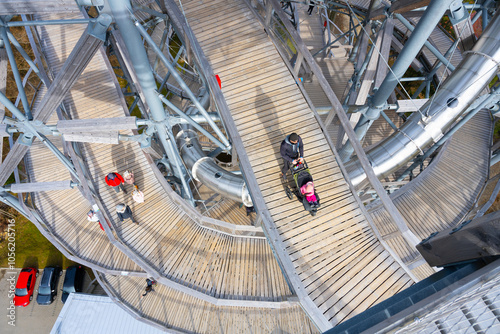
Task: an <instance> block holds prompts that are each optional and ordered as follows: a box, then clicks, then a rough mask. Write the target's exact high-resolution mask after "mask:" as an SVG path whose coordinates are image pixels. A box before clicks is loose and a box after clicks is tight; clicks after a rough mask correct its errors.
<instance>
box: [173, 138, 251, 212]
mask: <svg viewBox="0 0 500 334" xmlns="http://www.w3.org/2000/svg"><path fill="white" fill-rule="evenodd" d="M176 139H177V145H178V147H179V150H180V152H181V155H182V158H183V159H184V163H185V164H186V166H187V167H188V168H190V169H191V172H192V174H193V177H194V178H195V179H196V181H199V182H201V183H203V184H204V185H206V186H207V187H208V188H210V189H211V190H213V191H215V192H217V193H219V194H220V195H221V196H222V197H226V198H230V199H232V200H235V201H238V202H243V204H244V205H245V206H252V205H253V204H252V199H251V198H250V194H249V192H248V189H247V187H246V184H245V180H244V179H243V177H242V176H241V175H236V174H233V173H231V172H228V171H226V170H225V169H222V168H221V167H219V166H218V165H217V164H216V163H215V161H214V159H213V158H210V157H207V156H206V155H205V152H203V149H202V148H201V145H200V143H199V141H198V134H197V133H196V132H195V131H194V130H192V129H183V130H182V131H180V132H179V133H178V134H177V138H176Z"/></svg>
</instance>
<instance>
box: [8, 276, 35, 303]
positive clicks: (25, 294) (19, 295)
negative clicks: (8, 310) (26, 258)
mask: <svg viewBox="0 0 500 334" xmlns="http://www.w3.org/2000/svg"><path fill="white" fill-rule="evenodd" d="M37 277H38V270H37V269H35V268H23V269H22V270H21V272H20V273H19V277H18V278H17V283H16V293H15V295H14V305H16V306H21V307H25V306H28V305H29V303H30V301H31V300H32V299H33V292H34V291H35V283H36V278H37Z"/></svg>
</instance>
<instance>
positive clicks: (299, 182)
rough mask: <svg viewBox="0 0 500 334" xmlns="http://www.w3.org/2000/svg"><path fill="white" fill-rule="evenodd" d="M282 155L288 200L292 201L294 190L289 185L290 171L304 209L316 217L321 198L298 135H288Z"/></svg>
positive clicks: (282, 173) (283, 175)
mask: <svg viewBox="0 0 500 334" xmlns="http://www.w3.org/2000/svg"><path fill="white" fill-rule="evenodd" d="M280 154H281V157H282V158H283V169H282V170H281V175H282V177H283V180H284V181H285V191H286V192H287V196H288V198H290V199H292V190H291V189H290V187H289V186H288V184H287V178H286V173H287V172H288V170H289V169H290V171H291V173H292V178H293V180H294V181H295V187H294V188H295V190H294V191H293V192H294V193H295V194H296V196H297V198H298V199H299V200H300V201H301V202H302V204H303V205H304V209H305V210H306V211H308V212H310V213H311V215H313V216H315V215H316V212H317V211H318V208H319V207H320V204H319V196H318V194H317V192H316V191H315V189H314V182H313V178H312V175H311V173H310V172H309V167H308V166H307V163H306V161H305V160H304V144H303V142H302V139H301V138H300V136H299V135H297V134H296V133H292V134H290V135H288V136H287V137H286V138H285V140H283V142H282V143H281V147H280Z"/></svg>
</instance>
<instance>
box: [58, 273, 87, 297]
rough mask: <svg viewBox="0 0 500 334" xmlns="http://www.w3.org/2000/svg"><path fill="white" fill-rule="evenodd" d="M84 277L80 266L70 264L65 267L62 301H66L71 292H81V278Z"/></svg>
mask: <svg viewBox="0 0 500 334" xmlns="http://www.w3.org/2000/svg"><path fill="white" fill-rule="evenodd" d="M84 278H85V269H83V267H82V266H71V267H68V269H66V276H64V283H63V293H62V296H61V300H62V302H63V303H64V302H66V299H68V296H69V294H70V293H72V292H82V288H83V279H84Z"/></svg>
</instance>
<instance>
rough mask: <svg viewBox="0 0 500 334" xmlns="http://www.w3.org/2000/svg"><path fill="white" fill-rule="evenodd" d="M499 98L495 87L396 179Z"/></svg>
mask: <svg viewBox="0 0 500 334" xmlns="http://www.w3.org/2000/svg"><path fill="white" fill-rule="evenodd" d="M499 100H500V89H498V88H497V89H495V90H494V91H493V92H491V93H490V95H489V96H488V97H487V98H486V99H484V101H483V102H481V103H480V104H479V105H478V106H476V107H475V108H474V109H473V110H471V111H469V113H468V114H467V115H466V116H465V117H464V118H462V119H461V120H460V122H458V124H457V125H455V126H454V127H453V129H451V130H450V131H448V132H447V133H446V134H445V135H444V136H443V138H441V139H440V140H439V141H438V142H437V143H436V144H434V145H433V146H432V147H431V148H430V149H428V150H427V152H425V154H424V155H423V156H422V157H421V158H420V157H419V160H418V161H415V162H414V163H413V164H412V165H411V166H410V167H408V168H407V169H406V170H405V171H404V173H403V174H401V176H400V177H399V178H398V179H397V180H396V181H402V180H403V179H404V178H405V177H407V176H408V175H410V173H411V172H412V171H413V169H415V168H416V167H417V166H418V165H419V164H420V163H421V162H422V161H424V160H425V159H427V158H428V157H429V156H430V155H431V154H432V153H434V152H435V151H436V150H437V149H438V148H439V147H441V145H443V144H444V143H445V142H446V141H447V140H448V139H449V138H450V137H451V136H453V134H454V133H455V132H457V131H458V130H459V129H460V128H461V127H462V126H463V125H464V124H465V123H467V122H468V121H469V120H470V119H471V118H472V117H474V115H476V114H477V113H478V112H479V111H480V110H481V109H483V108H485V107H488V105H489V104H491V103H492V102H496V101H499Z"/></svg>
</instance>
